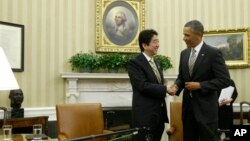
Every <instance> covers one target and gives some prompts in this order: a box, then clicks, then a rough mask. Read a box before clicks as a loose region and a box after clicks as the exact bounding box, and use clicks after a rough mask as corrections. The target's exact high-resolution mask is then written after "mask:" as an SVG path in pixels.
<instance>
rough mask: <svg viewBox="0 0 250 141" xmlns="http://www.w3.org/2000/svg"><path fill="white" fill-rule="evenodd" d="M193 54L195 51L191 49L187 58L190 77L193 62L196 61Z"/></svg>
mask: <svg viewBox="0 0 250 141" xmlns="http://www.w3.org/2000/svg"><path fill="white" fill-rule="evenodd" d="M195 52H196V50H195V49H193V48H192V50H191V56H190V58H189V63H188V67H189V74H190V76H191V75H192V73H193V68H194V63H195V60H196V54H195Z"/></svg>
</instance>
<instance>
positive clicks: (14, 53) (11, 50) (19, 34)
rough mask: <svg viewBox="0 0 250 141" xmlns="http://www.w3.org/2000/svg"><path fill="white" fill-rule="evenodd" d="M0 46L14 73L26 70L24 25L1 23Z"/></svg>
mask: <svg viewBox="0 0 250 141" xmlns="http://www.w3.org/2000/svg"><path fill="white" fill-rule="evenodd" d="M0 46H1V47H2V48H3V50H4V53H5V54H6V57H7V59H8V61H9V63H10V66H11V68H12V70H13V71H14V72H22V71H23V70H24V25H20V24H15V23H9V22H2V21H0Z"/></svg>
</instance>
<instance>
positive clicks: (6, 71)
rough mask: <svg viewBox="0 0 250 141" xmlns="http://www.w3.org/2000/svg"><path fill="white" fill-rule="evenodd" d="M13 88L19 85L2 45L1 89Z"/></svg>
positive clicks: (0, 57) (0, 58)
mask: <svg viewBox="0 0 250 141" xmlns="http://www.w3.org/2000/svg"><path fill="white" fill-rule="evenodd" d="M13 89H19V86H18V84H17V81H16V78H15V76H14V74H13V72H12V69H11V67H10V64H9V62H8V60H7V58H6V56H5V54H4V51H3V49H2V48H1V47H0V90H13Z"/></svg>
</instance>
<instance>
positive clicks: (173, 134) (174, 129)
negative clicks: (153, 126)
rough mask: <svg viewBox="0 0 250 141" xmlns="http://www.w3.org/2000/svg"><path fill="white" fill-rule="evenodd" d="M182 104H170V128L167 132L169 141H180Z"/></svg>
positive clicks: (181, 138)
mask: <svg viewBox="0 0 250 141" xmlns="http://www.w3.org/2000/svg"><path fill="white" fill-rule="evenodd" d="M181 113H182V103H181V102H170V123H169V125H170V127H169V129H168V130H167V134H168V136H169V139H170V141H182V140H183V137H182V134H183V133H182V132H183V131H182V116H181Z"/></svg>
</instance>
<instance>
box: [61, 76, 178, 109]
mask: <svg viewBox="0 0 250 141" xmlns="http://www.w3.org/2000/svg"><path fill="white" fill-rule="evenodd" d="M61 77H62V78H64V79H65V80H66V81H65V86H66V87H65V89H66V90H65V91H66V93H65V102H66V103H83V102H86V103H91V102H100V103H102V106H103V107H130V106H131V104H132V103H131V102H132V87H131V84H130V81H129V77H128V74H127V73H70V72H69V73H67V72H66V73H62V74H61ZM164 79H165V82H167V81H168V82H169V81H174V80H175V79H176V75H164Z"/></svg>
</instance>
